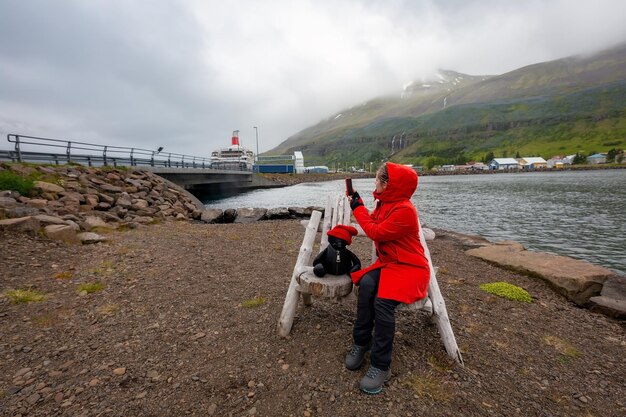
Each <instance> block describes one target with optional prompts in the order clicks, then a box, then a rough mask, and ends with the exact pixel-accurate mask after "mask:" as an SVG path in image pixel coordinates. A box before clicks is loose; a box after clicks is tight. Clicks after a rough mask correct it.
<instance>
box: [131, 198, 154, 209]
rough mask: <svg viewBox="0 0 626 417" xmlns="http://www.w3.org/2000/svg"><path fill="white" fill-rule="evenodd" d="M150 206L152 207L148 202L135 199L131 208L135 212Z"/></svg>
mask: <svg viewBox="0 0 626 417" xmlns="http://www.w3.org/2000/svg"><path fill="white" fill-rule="evenodd" d="M149 206H150V204H149V203H148V202H147V201H146V200H142V199H140V198H135V199H133V203H132V205H131V208H132V209H133V210H144V209H147V208H148V207H149Z"/></svg>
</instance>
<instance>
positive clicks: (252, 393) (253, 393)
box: [248, 391, 256, 398]
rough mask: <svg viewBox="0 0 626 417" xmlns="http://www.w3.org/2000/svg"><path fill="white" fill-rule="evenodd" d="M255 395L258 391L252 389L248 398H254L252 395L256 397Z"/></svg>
mask: <svg viewBox="0 0 626 417" xmlns="http://www.w3.org/2000/svg"><path fill="white" fill-rule="evenodd" d="M255 395H256V393H255V392H254V391H250V392H249V393H248V398H252V397H254V396H255Z"/></svg>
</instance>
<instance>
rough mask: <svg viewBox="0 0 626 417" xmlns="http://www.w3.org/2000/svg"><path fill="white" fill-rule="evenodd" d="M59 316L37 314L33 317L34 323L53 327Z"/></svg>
mask: <svg viewBox="0 0 626 417" xmlns="http://www.w3.org/2000/svg"><path fill="white" fill-rule="evenodd" d="M57 321H58V320H57V318H56V317H54V316H51V315H46V316H37V317H35V318H33V323H35V324H38V325H39V326H43V327H52V325H54V324H55V323H56V322H57Z"/></svg>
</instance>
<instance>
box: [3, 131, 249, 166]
mask: <svg viewBox="0 0 626 417" xmlns="http://www.w3.org/2000/svg"><path fill="white" fill-rule="evenodd" d="M7 140H8V141H9V142H10V143H13V144H15V145H14V150H12V151H2V150H0V159H5V160H11V161H13V162H33V163H52V164H56V165H60V164H69V163H77V164H81V165H88V166H114V167H117V166H152V167H167V168H203V169H211V168H212V167H211V159H210V158H206V157H200V156H194V155H184V154H178V153H173V152H162V151H160V150H151V149H142V148H135V147H125V146H109V145H98V144H94V143H87V142H77V141H68V140H61V139H51V138H41V137H36V136H25V135H16V134H9V135H7ZM44 150H45V151H44ZM213 168H214V169H220V170H224V169H230V170H246V169H245V167H242V166H238V165H237V166H223V165H222V166H216V167H213Z"/></svg>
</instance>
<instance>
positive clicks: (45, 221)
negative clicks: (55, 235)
mask: <svg viewBox="0 0 626 417" xmlns="http://www.w3.org/2000/svg"><path fill="white" fill-rule="evenodd" d="M34 217H35V218H36V219H37V220H39V222H40V223H41V224H42V225H43V226H47V225H49V224H66V223H65V220H63V219H62V218H60V217H56V216H48V215H47V214H38V215H36V216H34Z"/></svg>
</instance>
